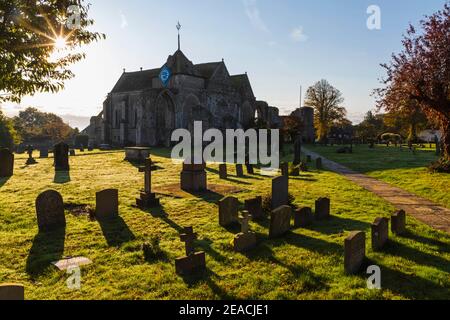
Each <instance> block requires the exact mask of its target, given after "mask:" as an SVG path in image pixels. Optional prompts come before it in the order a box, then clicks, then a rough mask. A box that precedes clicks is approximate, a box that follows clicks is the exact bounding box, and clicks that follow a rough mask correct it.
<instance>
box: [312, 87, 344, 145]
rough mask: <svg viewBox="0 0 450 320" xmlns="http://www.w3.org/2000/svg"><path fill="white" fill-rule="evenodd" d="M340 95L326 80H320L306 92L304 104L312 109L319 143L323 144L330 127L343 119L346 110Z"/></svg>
mask: <svg viewBox="0 0 450 320" xmlns="http://www.w3.org/2000/svg"><path fill="white" fill-rule="evenodd" d="M343 102H344V98H343V97H342V93H341V92H340V91H339V90H338V89H336V88H334V87H333V86H332V85H331V84H329V83H328V81H326V80H320V81H319V82H317V83H316V84H314V85H313V86H312V87H309V88H308V91H307V92H306V101H305V104H306V105H308V106H311V107H313V108H314V118H315V119H314V121H315V127H316V129H317V135H318V138H319V142H323V141H324V140H325V139H326V138H327V135H328V132H329V130H330V127H331V126H332V124H333V123H334V122H336V121H339V120H342V119H344V118H345V115H346V113H347V112H346V110H345V108H344V107H342V106H341V104H342V103H343Z"/></svg>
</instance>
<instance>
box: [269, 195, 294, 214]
mask: <svg viewBox="0 0 450 320" xmlns="http://www.w3.org/2000/svg"><path fill="white" fill-rule="evenodd" d="M294 201H295V197H294V195H293V194H292V193H290V192H289V194H288V204H287V205H288V206H291V207H292V208H295V206H294ZM262 208H263V211H264V213H265V214H266V215H269V214H270V213H271V212H272V193H268V194H266V195H265V196H263V199H262Z"/></svg>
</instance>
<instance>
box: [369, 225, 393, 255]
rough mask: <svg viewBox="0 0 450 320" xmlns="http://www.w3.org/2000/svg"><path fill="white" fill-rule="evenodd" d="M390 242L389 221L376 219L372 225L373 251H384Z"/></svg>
mask: <svg viewBox="0 0 450 320" xmlns="http://www.w3.org/2000/svg"><path fill="white" fill-rule="evenodd" d="M388 240H389V219H388V218H376V219H375V221H374V223H372V249H373V250H374V251H379V250H381V249H383V247H384V245H385V244H386V242H387V241H388Z"/></svg>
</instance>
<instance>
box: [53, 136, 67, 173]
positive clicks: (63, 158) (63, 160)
mask: <svg viewBox="0 0 450 320" xmlns="http://www.w3.org/2000/svg"><path fill="white" fill-rule="evenodd" d="M53 156H54V158H55V159H54V160H55V170H56V171H69V169H70V168H69V146H68V145H67V144H65V143H64V142H61V143H58V144H57V145H55V146H54V147H53Z"/></svg>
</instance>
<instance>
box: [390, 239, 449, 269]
mask: <svg viewBox="0 0 450 320" xmlns="http://www.w3.org/2000/svg"><path fill="white" fill-rule="evenodd" d="M384 252H385V253H386V254H390V255H393V256H400V257H403V258H405V259H408V260H411V261H414V262H415V263H417V264H420V265H424V266H430V267H434V268H436V269H439V270H442V271H444V272H447V273H450V260H447V259H444V258H441V257H439V256H436V255H432V254H429V253H424V252H421V251H419V250H417V249H414V248H411V247H408V246H406V245H404V244H402V243H400V242H397V241H395V240H393V239H390V240H389V244H388V245H387V246H386V248H385V249H384Z"/></svg>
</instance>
